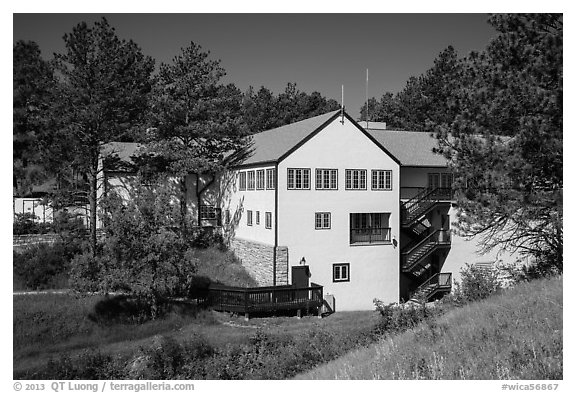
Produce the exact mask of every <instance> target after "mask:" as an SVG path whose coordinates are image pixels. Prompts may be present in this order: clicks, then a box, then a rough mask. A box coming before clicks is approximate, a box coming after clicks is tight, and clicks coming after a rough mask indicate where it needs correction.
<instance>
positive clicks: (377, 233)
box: [350, 227, 391, 244]
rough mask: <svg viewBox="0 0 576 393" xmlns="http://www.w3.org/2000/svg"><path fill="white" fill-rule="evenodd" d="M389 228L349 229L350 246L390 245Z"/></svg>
mask: <svg viewBox="0 0 576 393" xmlns="http://www.w3.org/2000/svg"><path fill="white" fill-rule="evenodd" d="M390 233H391V230H390V228H378V227H377V228H351V229H350V244H382V243H390V242H391V236H390Z"/></svg>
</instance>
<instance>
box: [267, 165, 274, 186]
mask: <svg viewBox="0 0 576 393" xmlns="http://www.w3.org/2000/svg"><path fill="white" fill-rule="evenodd" d="M275 188H276V169H266V189H267V190H273V189H275Z"/></svg>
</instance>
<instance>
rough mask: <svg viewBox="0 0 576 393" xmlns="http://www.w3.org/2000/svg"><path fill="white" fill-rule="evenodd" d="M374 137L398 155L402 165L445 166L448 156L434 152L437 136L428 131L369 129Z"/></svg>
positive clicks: (436, 145) (393, 153)
mask: <svg viewBox="0 0 576 393" xmlns="http://www.w3.org/2000/svg"><path fill="white" fill-rule="evenodd" d="M367 131H368V133H369V134H370V135H372V136H373V137H374V139H375V140H376V141H377V142H378V143H379V144H380V145H382V147H384V148H386V149H387V150H388V151H389V152H390V153H391V154H392V155H393V156H394V157H396V158H397V159H398V160H399V161H400V163H401V165H402V166H420V167H445V166H447V161H446V158H444V157H443V156H442V155H441V154H437V153H434V152H433V151H432V149H433V148H435V147H438V141H437V139H436V138H434V137H432V136H430V134H429V133H427V132H415V131H392V130H386V131H385V130H372V129H368V130H367Z"/></svg>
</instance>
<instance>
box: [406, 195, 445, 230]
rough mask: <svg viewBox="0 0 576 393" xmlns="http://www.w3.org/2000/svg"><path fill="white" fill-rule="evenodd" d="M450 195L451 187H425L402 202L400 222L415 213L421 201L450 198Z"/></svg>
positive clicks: (432, 201)
mask: <svg viewBox="0 0 576 393" xmlns="http://www.w3.org/2000/svg"><path fill="white" fill-rule="evenodd" d="M452 195H453V191H452V189H451V188H442V187H436V188H425V189H424V190H422V191H420V192H419V193H418V194H416V195H415V196H413V197H412V198H410V199H409V200H407V201H406V202H403V203H402V206H401V209H400V212H401V220H402V223H406V220H407V219H408V217H410V215H412V214H413V213H415V212H416V211H417V210H418V209H419V208H420V207H421V206H422V203H424V202H426V203H435V202H439V201H440V200H447V199H452Z"/></svg>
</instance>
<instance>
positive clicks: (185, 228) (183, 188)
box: [179, 176, 188, 239]
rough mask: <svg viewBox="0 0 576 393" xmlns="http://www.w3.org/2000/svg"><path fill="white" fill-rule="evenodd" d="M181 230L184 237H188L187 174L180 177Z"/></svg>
mask: <svg viewBox="0 0 576 393" xmlns="http://www.w3.org/2000/svg"><path fill="white" fill-rule="evenodd" d="M179 186H180V230H181V233H182V237H183V238H184V239H187V238H188V223H187V222H186V213H187V211H188V202H187V200H186V198H187V195H188V187H187V186H186V176H183V177H181V178H180V181H179Z"/></svg>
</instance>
